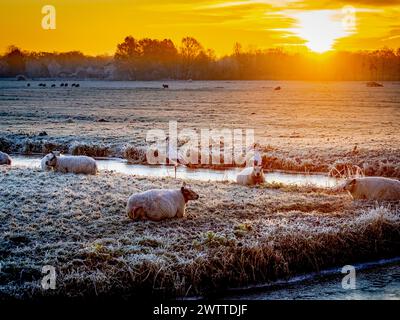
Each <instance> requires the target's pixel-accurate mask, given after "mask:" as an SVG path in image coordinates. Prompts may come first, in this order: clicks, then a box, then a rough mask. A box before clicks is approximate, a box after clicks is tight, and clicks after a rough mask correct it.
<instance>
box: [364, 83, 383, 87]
mask: <svg viewBox="0 0 400 320" xmlns="http://www.w3.org/2000/svg"><path fill="white" fill-rule="evenodd" d="M367 87H370V88H373V87H383V84H381V83H378V82H375V81H369V82H367Z"/></svg>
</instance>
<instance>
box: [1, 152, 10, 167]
mask: <svg viewBox="0 0 400 320" xmlns="http://www.w3.org/2000/svg"><path fill="white" fill-rule="evenodd" d="M2 164H8V165H10V164H11V157H10V156H9V155H8V154H7V153H4V152H1V151H0V165H2Z"/></svg>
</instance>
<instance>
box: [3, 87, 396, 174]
mask: <svg viewBox="0 0 400 320" xmlns="http://www.w3.org/2000/svg"><path fill="white" fill-rule="evenodd" d="M30 83H31V87H29V88H28V87H26V85H27V84H26V82H16V81H0V118H1V122H0V150H3V151H8V152H21V153H27V154H29V153H32V152H34V153H35V152H37V153H46V152H48V151H49V150H52V149H58V150H62V151H64V152H70V153H73V154H88V155H92V156H124V155H125V157H127V158H129V157H130V156H132V157H133V158H134V159H133V160H134V161H136V162H139V163H143V161H144V160H143V158H142V157H141V152H140V151H141V147H143V146H145V135H146V132H147V130H149V129H153V128H161V129H166V130H167V128H168V121H169V120H176V121H178V129H183V128H193V129H197V130H200V129H201V128H206V129H207V128H217V129H222V128H229V129H234V128H242V129H245V128H254V129H255V133H256V140H257V141H258V142H260V143H261V145H262V146H263V147H264V166H265V167H266V168H271V169H284V170H295V171H323V172H329V171H330V170H331V169H333V168H338V169H339V171H340V170H341V168H343V167H352V166H357V167H359V168H361V169H362V170H363V171H364V172H365V173H366V174H367V175H383V176H391V177H400V164H399V163H400V144H399V143H398V141H400V136H399V135H400V133H399V132H400V130H399V129H400V125H399V124H400V83H398V82H384V87H381V88H368V87H366V85H365V83H364V82H295V81H286V82H285V81H279V82H275V81H242V82H238V81H220V82H217V81H198V82H197V81H196V82H188V81H181V82H169V86H170V88H169V89H167V90H163V89H162V84H163V82H112V81H108V82H107V81H80V85H81V86H80V88H71V87H69V88H68V89H67V88H60V87H59V84H60V81H47V82H46V83H47V88H41V87H38V83H39V82H38V81H30ZM53 83H54V84H57V87H56V88H49V87H50V85H51V84H53ZM276 86H281V87H282V90H280V91H274V90H273V89H274V87H276ZM44 133H45V134H44ZM126 145H129V146H130V148H131V149H128V150H130V151H132V150H133V152H127V153H125V154H124V147H126Z"/></svg>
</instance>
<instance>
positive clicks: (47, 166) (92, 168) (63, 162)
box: [41, 152, 98, 175]
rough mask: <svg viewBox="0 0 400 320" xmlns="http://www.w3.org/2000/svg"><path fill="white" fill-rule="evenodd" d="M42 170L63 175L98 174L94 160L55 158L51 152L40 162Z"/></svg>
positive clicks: (79, 157)
mask: <svg viewBox="0 0 400 320" xmlns="http://www.w3.org/2000/svg"><path fill="white" fill-rule="evenodd" d="M41 167H42V170H44V171H48V170H51V169H53V170H54V171H58V172H63V173H83V174H93V175H95V174H96V173H97V172H98V168H97V163H96V160H94V159H93V158H90V157H87V156H63V157H60V156H56V155H55V154H54V153H53V152H52V153H49V154H48V155H46V156H45V157H44V158H43V159H42V160H41Z"/></svg>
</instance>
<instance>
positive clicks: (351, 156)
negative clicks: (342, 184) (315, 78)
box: [0, 80, 400, 300]
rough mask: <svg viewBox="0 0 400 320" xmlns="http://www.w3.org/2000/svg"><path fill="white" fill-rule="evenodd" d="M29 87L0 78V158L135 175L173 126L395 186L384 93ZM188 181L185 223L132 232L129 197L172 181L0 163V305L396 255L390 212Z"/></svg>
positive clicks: (142, 291) (266, 158)
mask: <svg viewBox="0 0 400 320" xmlns="http://www.w3.org/2000/svg"><path fill="white" fill-rule="evenodd" d="M39 82H45V83H46V84H47V87H46V88H42V87H38V83H39ZM75 82H76V81H75ZM29 83H30V87H27V82H24V81H20V82H17V81H0V151H5V152H9V153H11V154H14V153H19V154H23V155H30V154H36V153H39V154H43V153H47V152H48V151H50V150H59V151H62V152H64V153H72V154H86V155H90V156H96V157H111V156H113V157H125V158H127V159H128V160H129V161H132V162H136V163H139V164H144V160H143V159H142V158H140V156H138V157H137V155H138V154H140V150H143V148H144V147H145V145H146V142H145V136H146V132H147V131H148V130H149V129H154V128H160V129H166V130H167V128H168V121H169V120H174V121H177V122H178V129H179V130H181V129H183V128H192V129H196V130H200V129H203V128H206V129H207V128H210V129H212V128H217V129H222V128H228V129H236V128H238V129H246V128H251V129H254V130H255V138H256V141H257V142H259V143H260V144H261V146H262V148H263V166H264V168H265V169H268V170H275V169H280V170H287V171H300V172H303V173H304V172H322V173H324V174H325V175H327V174H328V172H333V173H335V172H338V173H340V172H341V170H344V169H351V170H352V169H353V168H357V169H359V170H360V171H361V173H362V174H365V175H378V176H389V177H394V178H400V143H399V141H400V83H397V82H384V83H383V84H384V87H380V88H367V87H366V85H365V83H364V82H285V81H280V82H273V81H248V82H247V81H242V82H235V81H221V82H213V81H203V82H202V81H198V82H197V81H194V82H188V81H182V82H174V81H171V82H166V83H168V84H169V89H166V90H164V89H162V84H163V82H117V81H115V82H110V81H79V83H80V87H79V88H71V86H69V88H61V87H60V86H59V84H60V81H49V80H47V81H29ZM52 84H56V85H57V87H55V88H51V85H52ZM276 86H281V87H282V90H280V91H274V90H273V88H274V87H276ZM126 146H129V148H128V150H129V152H124V148H126ZM19 156H20V155H19ZM124 166H126V167H128V166H129V165H126V164H124ZM334 168H336V169H337V170H336V171H335V170H333V169H334ZM147 169H148V170H150V169H151V167H148V168H147ZM235 170H236V169H235ZM233 171H234V170H233ZM267 175H268V172H267ZM267 181H271V180H268V179H267ZM188 182H189V183H190V184H191V186H192V187H193V189H194V190H195V191H196V192H197V193H199V195H200V198H199V200H197V201H193V202H190V203H189V205H188V208H187V215H186V217H184V218H183V219H172V220H168V221H163V222H160V223H154V222H150V221H137V222H133V221H131V220H129V219H128V217H127V216H126V213H125V205H126V200H127V198H128V196H129V195H130V194H132V193H134V192H139V191H145V190H149V189H153V188H177V187H179V186H180V185H181V183H182V180H181V179H174V178H173V177H172V176H171V177H162V176H139V175H132V174H122V173H118V172H113V171H109V170H106V168H105V169H104V170H102V171H100V173H99V174H97V175H96V176H83V175H73V174H60V173H53V172H42V171H40V170H39V169H37V168H23V167H21V166H18V165H17V166H11V167H10V166H0V221H1V224H0V234H1V237H0V263H1V265H0V267H1V268H0V300H1V299H13V298H17V299H29V298H35V299H40V298H42V297H43V296H46V297H47V296H57V297H62V298H63V297H75V298H82V297H87V298H88V297H97V296H106V297H108V296H120V295H122V296H124V297H127V298H132V297H136V296H140V297H146V296H149V295H152V296H155V297H172V298H176V297H192V296H211V295H213V294H223V292H224V290H225V289H227V288H241V287H246V286H252V285H256V284H260V283H269V282H271V281H274V280H277V279H283V280H285V279H288V278H289V277H291V276H295V275H300V274H306V273H309V272H318V271H320V270H322V269H325V268H330V267H341V266H343V265H348V264H353V263H359V262H363V261H374V260H376V259H380V258H391V257H398V256H400V202H399V201H397V202H396V201H395V202H383V203H379V204H378V203H375V202H368V201H352V199H351V197H350V196H349V195H348V194H346V193H340V192H338V191H334V190H333V189H330V188H321V187H317V186H316V185H308V186H295V185H287V184H279V183H271V182H268V183H266V184H265V185H262V186H257V187H243V186H239V185H237V184H236V183H234V182H232V179H231V181H228V182H227V181H225V182H224V181H209V182H207V181H199V180H191V181H188ZM44 265H51V266H54V267H55V268H56V270H57V285H56V289H55V290H42V288H41V285H40V279H41V278H42V273H41V270H42V267H43V266H44Z"/></svg>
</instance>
